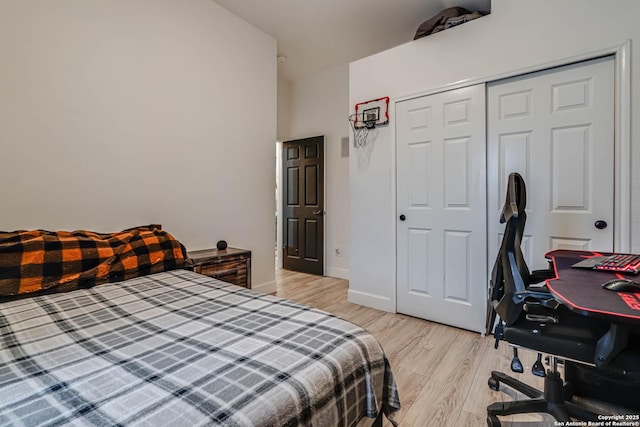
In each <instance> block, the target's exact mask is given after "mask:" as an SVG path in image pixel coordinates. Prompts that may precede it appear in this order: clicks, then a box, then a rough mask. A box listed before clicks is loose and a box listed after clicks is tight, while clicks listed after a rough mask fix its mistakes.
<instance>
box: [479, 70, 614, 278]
mask: <svg viewBox="0 0 640 427" xmlns="http://www.w3.org/2000/svg"><path fill="white" fill-rule="evenodd" d="M613 93H614V64H613V59H612V58H611V57H608V58H600V59H596V60H592V61H588V62H582V63H578V64H573V65H569V66H565V67H560V68H554V69H550V70H545V71H541V72H537V73H533V74H528V75H524V76H520V77H514V78H510V79H506V80H501V81H498V82H494V83H491V84H489V85H487V105H488V110H487V114H488V116H487V119H488V132H487V135H488V147H487V151H488V152H487V158H488V176H487V179H488V190H487V192H488V204H489V209H488V212H489V215H488V224H489V259H488V262H489V265H491V264H492V263H493V260H495V256H496V253H497V250H498V248H499V245H500V242H501V241H502V230H503V229H504V227H503V226H502V225H501V224H499V222H498V218H499V213H500V210H501V209H502V205H503V204H504V198H505V191H506V182H507V177H508V175H509V173H511V172H519V173H520V174H521V175H522V176H523V177H524V179H525V182H526V184H527V224H526V228H525V238H524V241H523V251H524V254H525V259H526V261H527V264H528V265H529V267H530V268H532V269H533V268H545V267H546V262H545V260H544V253H545V252H547V251H549V250H551V249H557V248H564V249H579V250H583V249H584V250H599V251H612V250H613V226H614V224H613V220H614V217H613V191H614V188H613V178H614V176H613V174H614V157H613V147H614V145H613V144H614V140H613V138H614V135H613V129H614V95H613ZM597 220H603V221H605V222H607V224H608V226H607V228H605V229H598V228H596V227H595V222H596V221H597Z"/></svg>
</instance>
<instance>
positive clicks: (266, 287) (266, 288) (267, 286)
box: [251, 280, 278, 294]
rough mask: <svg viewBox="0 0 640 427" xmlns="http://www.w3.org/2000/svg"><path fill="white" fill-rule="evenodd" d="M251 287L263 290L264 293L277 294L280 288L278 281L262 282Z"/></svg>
mask: <svg viewBox="0 0 640 427" xmlns="http://www.w3.org/2000/svg"><path fill="white" fill-rule="evenodd" d="M251 289H252V290H254V291H258V292H262V293H263V294H275V293H276V291H277V290H278V287H277V286H276V281H275V280H274V281H272V282H266V283H260V284H259V285H252V286H251Z"/></svg>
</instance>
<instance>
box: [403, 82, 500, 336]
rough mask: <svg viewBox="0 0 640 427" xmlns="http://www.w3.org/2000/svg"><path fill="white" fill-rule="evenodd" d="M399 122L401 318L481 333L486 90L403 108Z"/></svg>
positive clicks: (413, 102)
mask: <svg viewBox="0 0 640 427" xmlns="http://www.w3.org/2000/svg"><path fill="white" fill-rule="evenodd" d="M396 121H397V122H396V123H397V127H396V140H397V187H398V188H397V216H398V218H397V245H398V246H397V311H398V312H399V313H404V314H408V315H411V316H415V317H420V318H423V319H427V320H432V321H435V322H439V323H444V324H447V325H452V326H457V327H460V328H464V329H469V330H472V331H483V330H484V318H485V310H486V309H485V305H486V302H485V295H486V288H487V273H486V248H487V244H486V236H487V232H486V160H485V159H486V143H485V123H486V118H485V86H484V85H476V86H472V87H467V88H462V89H457V90H452V91H448V92H443V93H438V94H434V95H429V96H425V97H421V98H416V99H412V100H408V101H402V102H399V103H397V104H396ZM401 215H402V216H404V220H401Z"/></svg>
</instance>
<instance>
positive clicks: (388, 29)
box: [214, 0, 491, 80]
mask: <svg viewBox="0 0 640 427" xmlns="http://www.w3.org/2000/svg"><path fill="white" fill-rule="evenodd" d="M214 1H215V2H216V3H218V4H219V5H220V6H222V7H224V8H225V9H227V10H229V11H230V12H232V13H233V14H235V15H236V16H239V17H240V18H242V19H243V20H244V21H246V22H248V23H250V24H252V25H254V26H255V27H257V28H259V29H261V30H262V31H264V32H265V33H267V34H269V35H271V36H272V37H274V38H275V39H276V40H277V41H278V56H285V57H287V61H286V62H285V63H280V64H279V65H278V75H279V76H280V77H283V78H285V79H287V80H295V79H297V78H300V77H304V76H306V75H309V74H312V73H314V72H316V71H320V70H324V69H327V68H330V67H333V66H337V65H340V64H344V63H347V62H351V61H354V60H356V59H359V58H364V57H365V56H369V55H372V54H374V53H377V52H381V51H383V50H386V49H389V48H391V47H394V46H398V45H400V44H403V43H406V42H408V41H410V40H413V36H414V34H415V32H416V29H417V28H418V26H419V25H420V24H421V23H422V22H424V21H426V20H427V19H429V18H431V17H432V16H434V15H436V14H437V13H439V12H441V11H442V10H444V9H446V8H447V7H452V6H461V7H464V8H466V9H469V10H470V11H477V10H478V11H483V12H488V11H489V10H490V8H491V0H214Z"/></svg>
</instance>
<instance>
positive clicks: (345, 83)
mask: <svg viewBox="0 0 640 427" xmlns="http://www.w3.org/2000/svg"><path fill="white" fill-rule="evenodd" d="M348 94H349V66H348V64H343V65H340V66H337V67H334V68H330V69H328V70H324V71H319V72H317V73H315V74H313V75H311V76H308V77H304V78H301V79H298V80H295V81H293V82H292V83H291V110H290V113H291V118H290V133H289V135H288V139H299V138H307V137H311V136H318V135H324V136H325V182H326V185H325V194H326V199H325V212H326V215H325V236H326V239H325V242H324V243H325V265H326V268H325V275H326V276H332V277H340V278H343V279H348V278H349V256H350V251H349V184H348V182H349V158H348V157H342V156H341V139H342V138H343V137H347V136H348V135H349V122H348V121H347V117H348V115H349V102H348ZM278 121H280V119H278ZM336 248H339V249H340V252H341V255H340V256H337V255H336V252H335V249H336Z"/></svg>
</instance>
